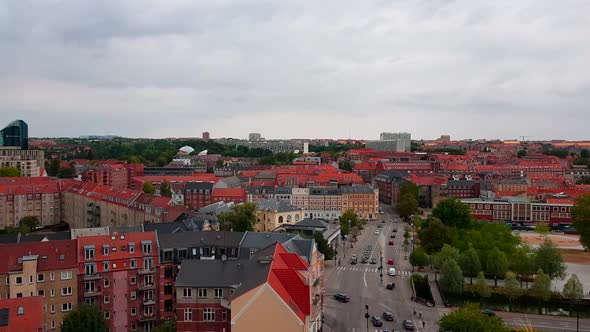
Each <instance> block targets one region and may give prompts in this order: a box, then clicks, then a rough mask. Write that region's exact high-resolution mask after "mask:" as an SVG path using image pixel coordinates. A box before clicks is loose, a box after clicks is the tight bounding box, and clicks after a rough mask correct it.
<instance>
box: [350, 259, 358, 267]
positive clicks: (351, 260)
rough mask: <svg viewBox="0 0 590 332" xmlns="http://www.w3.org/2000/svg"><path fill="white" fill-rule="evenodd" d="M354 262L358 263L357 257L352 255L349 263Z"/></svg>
mask: <svg viewBox="0 0 590 332" xmlns="http://www.w3.org/2000/svg"><path fill="white" fill-rule="evenodd" d="M356 263H358V260H357V258H356V257H352V258H351V259H350V264H351V265H355V264H356Z"/></svg>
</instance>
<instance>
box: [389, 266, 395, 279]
mask: <svg viewBox="0 0 590 332" xmlns="http://www.w3.org/2000/svg"><path fill="white" fill-rule="evenodd" d="M387 275H389V276H392V277H395V268H394V267H391V268H389V270H387Z"/></svg>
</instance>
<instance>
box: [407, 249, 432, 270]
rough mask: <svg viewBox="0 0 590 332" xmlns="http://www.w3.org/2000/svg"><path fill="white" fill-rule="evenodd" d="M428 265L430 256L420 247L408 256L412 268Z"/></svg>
mask: <svg viewBox="0 0 590 332" xmlns="http://www.w3.org/2000/svg"><path fill="white" fill-rule="evenodd" d="M429 263H430V256H428V254H427V253H426V251H424V249H423V248H422V247H418V248H416V250H414V251H412V253H411V254H410V264H412V266H426V265H428V264H429Z"/></svg>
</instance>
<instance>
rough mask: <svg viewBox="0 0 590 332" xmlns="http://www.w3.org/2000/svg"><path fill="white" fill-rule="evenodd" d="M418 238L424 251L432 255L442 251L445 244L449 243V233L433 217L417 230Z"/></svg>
mask: <svg viewBox="0 0 590 332" xmlns="http://www.w3.org/2000/svg"><path fill="white" fill-rule="evenodd" d="M418 238H419V239H420V243H421V245H422V247H423V248H424V250H426V252H427V253H429V254H433V253H435V252H438V251H440V250H441V249H442V247H443V245H444V244H445V243H451V240H452V238H451V231H450V230H449V229H448V228H447V227H445V225H443V223H442V222H441V221H440V220H439V219H437V218H434V217H429V218H428V219H426V221H425V222H424V223H422V226H421V227H420V229H419V230H418Z"/></svg>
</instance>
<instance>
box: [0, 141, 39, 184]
mask: <svg viewBox="0 0 590 332" xmlns="http://www.w3.org/2000/svg"><path fill="white" fill-rule="evenodd" d="M0 167H14V168H17V169H19V170H20V175H21V176H25V177H34V176H40V175H41V172H42V170H43V169H44V168H45V154H44V152H43V151H42V150H22V149H17V148H13V147H0Z"/></svg>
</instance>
